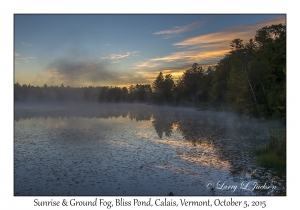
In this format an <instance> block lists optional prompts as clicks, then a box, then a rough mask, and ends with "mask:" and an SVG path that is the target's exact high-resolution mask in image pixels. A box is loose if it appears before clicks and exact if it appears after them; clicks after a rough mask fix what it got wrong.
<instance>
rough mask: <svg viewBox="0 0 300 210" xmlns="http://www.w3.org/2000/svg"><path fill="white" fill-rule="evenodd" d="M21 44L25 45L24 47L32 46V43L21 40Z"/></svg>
mask: <svg viewBox="0 0 300 210" xmlns="http://www.w3.org/2000/svg"><path fill="white" fill-rule="evenodd" d="M22 44H23V45H25V46H26V47H31V46H32V44H30V43H25V42H22Z"/></svg>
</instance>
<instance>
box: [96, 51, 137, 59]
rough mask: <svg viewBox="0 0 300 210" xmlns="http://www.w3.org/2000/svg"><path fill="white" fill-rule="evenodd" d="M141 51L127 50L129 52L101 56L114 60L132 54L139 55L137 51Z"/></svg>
mask: <svg viewBox="0 0 300 210" xmlns="http://www.w3.org/2000/svg"><path fill="white" fill-rule="evenodd" d="M139 52H140V51H134V52H127V53H124V54H111V55H109V56H104V57H101V59H108V60H114V59H121V58H126V57H128V56H130V55H134V56H138V55H137V53H139Z"/></svg>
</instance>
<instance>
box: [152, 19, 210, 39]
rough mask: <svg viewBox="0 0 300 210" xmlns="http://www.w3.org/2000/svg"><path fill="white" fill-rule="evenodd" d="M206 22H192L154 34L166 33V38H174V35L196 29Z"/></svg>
mask: <svg viewBox="0 0 300 210" xmlns="http://www.w3.org/2000/svg"><path fill="white" fill-rule="evenodd" d="M205 22H206V21H201V22H195V23H191V24H189V25H185V26H175V27H173V28H172V29H169V30H163V31H157V32H155V33H153V34H155V35H166V36H164V38H165V39H169V38H172V37H174V36H179V35H180V34H181V33H184V32H187V31H192V30H195V29H197V28H199V27H200V26H202V25H203V24H204V23H205Z"/></svg>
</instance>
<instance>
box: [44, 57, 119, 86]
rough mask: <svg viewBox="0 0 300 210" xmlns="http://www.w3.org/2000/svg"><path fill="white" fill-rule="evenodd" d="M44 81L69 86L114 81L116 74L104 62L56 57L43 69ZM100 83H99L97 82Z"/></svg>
mask: <svg viewBox="0 0 300 210" xmlns="http://www.w3.org/2000/svg"><path fill="white" fill-rule="evenodd" d="M44 74H45V76H46V81H48V83H50V84H60V83H61V82H62V83H65V84H67V85H70V86H73V85H75V86H78V85H79V86H80V84H82V83H83V82H90V83H101V82H104V81H114V80H116V79H117V77H118V74H117V73H116V72H114V71H111V70H108V66H107V64H106V63H104V62H103V63H99V62H94V63H87V62H83V61H73V60H69V59H57V60H55V61H53V62H51V63H50V64H49V65H48V67H47V68H46V69H45V70H44ZM99 85H100V84H99Z"/></svg>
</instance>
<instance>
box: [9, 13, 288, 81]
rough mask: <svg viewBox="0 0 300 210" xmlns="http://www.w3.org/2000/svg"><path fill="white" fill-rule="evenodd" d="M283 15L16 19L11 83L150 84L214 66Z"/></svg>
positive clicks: (24, 16)
mask: <svg viewBox="0 0 300 210" xmlns="http://www.w3.org/2000/svg"><path fill="white" fill-rule="evenodd" d="M278 23H282V24H285V23H286V15H284V14H265V15H264V14H261V15H258V14H248V15H247V14H240V15H237V14H234V15H230V14H223V15H221V14H211V15H208V14H176V15H169V14H168V15H158V14H132V15H129V14H123V15H122V14H95V15H91V14H89V15H84V14H78V15H71V14H66V15H59V14H51V15H45V14H40V15H38V14H28V15H27V14H14V83H17V82H18V83H20V84H21V85H23V84H27V85H28V84H30V85H33V86H37V85H38V86H43V85H44V84H47V85H48V86H50V85H59V86H60V85H61V84H62V83H63V84H64V86H71V87H83V86H120V87H123V86H127V87H128V86H130V85H132V84H133V85H135V84H152V82H153V81H154V80H155V78H156V76H157V75H158V73H159V72H160V71H161V72H163V74H169V73H170V74H172V75H173V78H174V79H175V81H176V80H177V79H178V78H179V77H180V76H181V75H182V73H183V71H185V70H186V69H188V68H189V67H191V66H192V64H193V63H198V64H200V65H202V66H203V67H207V66H209V65H215V64H217V63H218V61H219V60H220V59H221V58H223V57H224V55H225V54H226V53H227V52H228V51H229V50H230V42H231V41H232V40H233V39H235V38H240V39H243V40H244V41H248V40H249V39H250V38H254V37H255V33H256V31H257V30H258V29H261V28H262V27H265V26H270V25H272V24H278Z"/></svg>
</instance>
